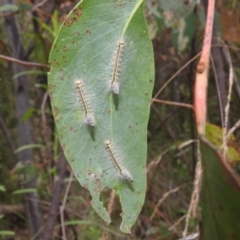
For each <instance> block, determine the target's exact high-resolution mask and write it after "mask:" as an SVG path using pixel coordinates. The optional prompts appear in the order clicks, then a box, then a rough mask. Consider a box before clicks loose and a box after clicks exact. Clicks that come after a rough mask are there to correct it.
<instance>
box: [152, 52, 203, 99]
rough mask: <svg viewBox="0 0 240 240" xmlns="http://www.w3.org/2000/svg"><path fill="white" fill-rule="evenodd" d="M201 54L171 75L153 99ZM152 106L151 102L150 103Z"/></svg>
mask: <svg viewBox="0 0 240 240" xmlns="http://www.w3.org/2000/svg"><path fill="white" fill-rule="evenodd" d="M200 54H201V52H200V53H198V54H197V55H196V56H195V57H193V58H192V59H191V60H189V61H188V62H187V63H185V64H184V65H183V66H182V67H181V68H180V69H179V70H178V71H177V72H176V73H174V74H173V75H172V77H170V78H169V79H168V80H167V81H166V82H165V84H163V86H162V87H161V88H160V89H159V90H158V92H157V93H156V95H155V96H154V98H155V99H156V98H157V97H158V96H159V94H160V93H161V92H162V90H163V89H164V88H165V87H166V86H167V85H168V84H169V83H170V82H171V81H172V80H173V79H174V78H175V77H176V76H177V75H178V74H179V73H180V72H181V71H182V70H183V69H184V68H186V67H187V66H188V65H189V64H190V63H191V62H193V61H194V60H195V59H196V58H198V57H199V56H200ZM152 104H153V102H152Z"/></svg>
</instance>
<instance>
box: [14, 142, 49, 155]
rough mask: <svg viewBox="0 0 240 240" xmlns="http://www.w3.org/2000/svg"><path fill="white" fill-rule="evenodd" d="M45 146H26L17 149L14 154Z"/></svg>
mask: <svg viewBox="0 0 240 240" xmlns="http://www.w3.org/2000/svg"><path fill="white" fill-rule="evenodd" d="M44 147H45V146H44V145H42V144H26V145H24V146H21V147H19V148H17V149H16V150H15V151H14V153H19V152H21V151H23V150H26V149H31V148H44Z"/></svg>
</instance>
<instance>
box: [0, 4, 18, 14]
mask: <svg viewBox="0 0 240 240" xmlns="http://www.w3.org/2000/svg"><path fill="white" fill-rule="evenodd" d="M17 11H18V7H17V6H16V5H14V4H4V5H3V6H1V7H0V13H2V12H17Z"/></svg>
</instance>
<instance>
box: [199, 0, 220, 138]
mask: <svg viewBox="0 0 240 240" xmlns="http://www.w3.org/2000/svg"><path fill="white" fill-rule="evenodd" d="M214 9H215V0H208V8H207V18H206V27H205V36H204V41H203V48H202V53H201V57H200V60H199V62H198V65H197V73H196V80H195V87H194V109H195V114H196V124H197V130H198V133H199V134H204V133H205V123H206V109H207V108H206V103H207V101H206V99H207V85H208V70H209V59H210V57H209V56H210V49H211V42H212V29H213V20H214Z"/></svg>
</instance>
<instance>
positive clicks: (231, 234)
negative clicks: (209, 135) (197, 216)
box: [200, 138, 240, 240]
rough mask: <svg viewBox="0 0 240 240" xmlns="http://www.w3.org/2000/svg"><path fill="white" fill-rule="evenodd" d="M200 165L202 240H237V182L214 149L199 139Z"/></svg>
mask: <svg viewBox="0 0 240 240" xmlns="http://www.w3.org/2000/svg"><path fill="white" fill-rule="evenodd" d="M201 157H202V166H203V188H202V232H201V238H200V239H201V240H210V239H211V240H226V239H228V240H231V239H232V240H233V239H240V228H239V216H240V205H239V202H240V179H239V176H237V175H236V174H235V173H234V172H233V171H232V169H230V167H229V165H228V164H227V163H226V162H225V160H224V159H223V158H222V156H221V154H220V153H219V152H218V151H217V150H216V148H215V147H214V146H213V145H212V144H210V142H208V141H207V140H206V139H204V138H203V139H201Z"/></svg>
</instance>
